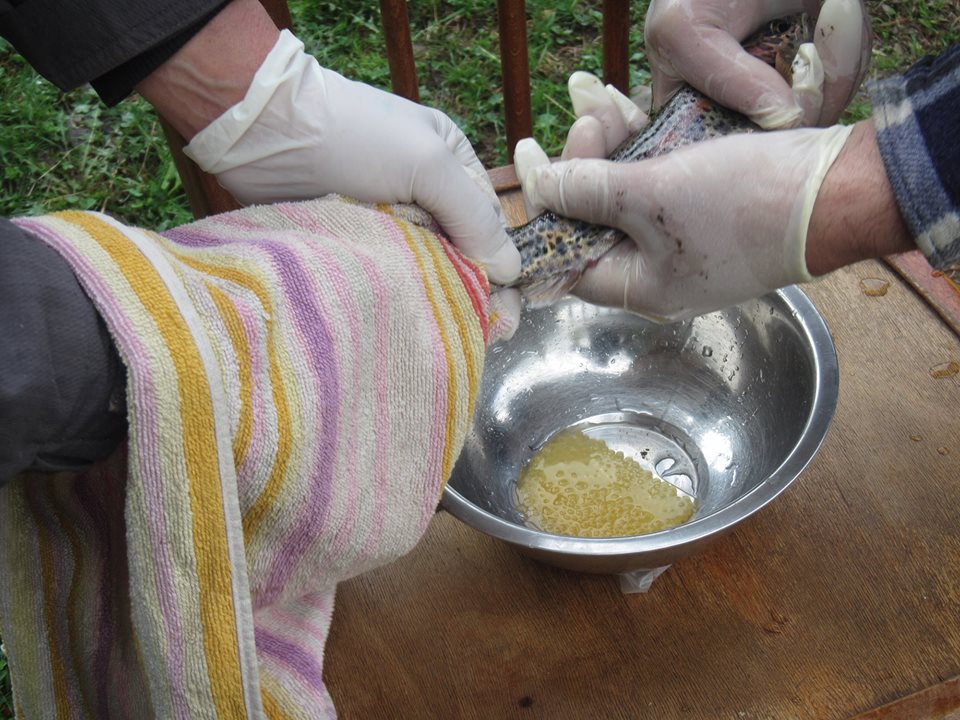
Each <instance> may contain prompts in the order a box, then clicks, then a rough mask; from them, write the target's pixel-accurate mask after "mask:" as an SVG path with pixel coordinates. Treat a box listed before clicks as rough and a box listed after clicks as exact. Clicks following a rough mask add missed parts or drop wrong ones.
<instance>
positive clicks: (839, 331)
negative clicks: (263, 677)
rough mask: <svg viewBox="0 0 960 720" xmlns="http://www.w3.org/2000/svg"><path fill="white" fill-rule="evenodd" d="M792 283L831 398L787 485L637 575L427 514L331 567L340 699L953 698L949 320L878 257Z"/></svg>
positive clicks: (898, 712)
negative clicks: (380, 559) (814, 444)
mask: <svg viewBox="0 0 960 720" xmlns="http://www.w3.org/2000/svg"><path fill="white" fill-rule="evenodd" d="M863 278H879V279H882V280H886V281H888V282H889V283H890V288H889V290H888V292H887V294H886V295H884V296H882V297H868V296H867V295H865V294H864V293H863V292H862V290H861V287H860V280H861V279H863ZM805 289H806V291H807V293H808V295H809V296H810V297H811V299H812V300H813V302H814V303H815V304H816V306H817V307H818V309H819V310H820V312H821V313H822V315H823V316H824V318H825V320H826V322H827V324H828V326H829V327H830V330H831V332H832V334H833V337H834V340H835V342H836V345H837V351H838V354H839V359H840V397H839V401H838V404H837V411H836V416H835V418H834V421H833V425H832V427H831V429H830V432H829V434H828V435H827V438H826V440H825V442H824V444H823V447H822V449H821V451H820V452H819V454H818V455H817V457H816V458H815V459H814V460H813V462H812V463H811V465H810V466H809V467H808V469H807V470H806V471H805V472H804V473H803V475H801V476H800V478H798V480H797V481H796V482H795V483H794V484H793V485H792V486H791V487H790V488H789V489H788V490H787V492H785V493H784V494H783V495H782V496H781V497H779V498H778V499H777V500H776V501H775V502H774V503H772V504H771V505H770V506H768V507H766V508H764V509H763V510H761V511H760V512H759V513H757V514H756V515H754V516H753V517H752V518H749V519H748V520H747V521H745V522H744V523H742V524H741V525H740V526H738V528H737V529H735V530H734V531H733V532H732V533H730V534H729V535H727V536H725V537H723V538H721V539H719V540H717V541H716V542H715V543H713V544H712V545H711V546H710V547H709V548H708V549H707V550H705V551H704V552H702V553H701V554H699V555H696V556H694V557H691V558H688V559H686V560H682V561H680V562H677V563H676V564H675V565H673V566H672V567H671V568H670V569H669V570H668V571H667V572H666V573H664V574H663V575H662V576H661V577H660V578H659V579H657V580H656V582H655V583H654V584H653V587H652V588H651V589H650V591H649V592H648V593H646V594H637V595H625V594H623V593H621V591H620V589H619V585H618V582H617V579H616V578H615V577H605V576H593V575H583V574H576V573H571V572H566V571H562V570H557V569H554V568H552V567H548V566H545V565H541V564H538V563H536V562H534V561H532V560H529V559H527V558H524V557H522V556H520V555H518V554H517V553H516V552H514V551H513V550H512V549H510V548H508V547H507V546H505V545H503V544H501V543H499V542H497V541H495V540H492V539H490V538H488V537H486V536H484V535H482V534H480V533H478V532H476V531H474V530H472V529H470V528H468V527H466V526H464V525H462V524H461V523H460V522H459V521H457V520H455V519H454V518H452V517H451V516H449V515H447V514H446V513H440V514H438V515H437V516H436V517H435V518H434V520H433V521H432V523H431V525H430V527H429V529H428V531H427V533H426V535H425V537H424V538H423V540H422V542H421V543H420V544H419V545H418V547H417V548H416V549H415V550H414V551H413V552H412V553H410V554H409V555H408V556H406V557H404V558H402V559H401V560H399V561H398V562H396V563H394V564H392V565H390V566H387V567H385V568H381V569H380V570H378V571H375V572H372V573H369V574H367V575H364V576H362V577H359V578H356V579H354V580H352V581H350V582H347V583H344V584H342V585H341V586H340V590H339V593H338V596H337V607H336V612H335V613H334V620H333V627H332V629H331V635H330V638H329V642H328V645H327V653H326V662H325V675H326V678H327V682H328V687H329V690H330V693H331V695H332V697H333V699H334V702H335V704H336V705H337V707H338V711H339V713H340V716H341V718H343V719H344V720H353V719H354V718H363V719H364V720H373V719H375V718H390V719H391V720H392V719H394V718H417V719H419V718H444V719H447V718H451V719H454V718H479V719H482V720H487V719H493V718H548V719H550V720H561V719H566V718H571V719H578V720H579V719H581V718H583V719H593V718H630V719H631V720H632V719H635V718H710V719H714V718H734V719H736V720H739V719H741V718H743V719H749V720H757V719H761V718H762V719H772V720H792V719H794V718H796V719H798V720H802V719H805V718H851V717H855V716H856V717H858V718H859V719H860V720H866V718H870V719H871V720H876V719H879V718H886V719H889V718H898V719H899V718H904V719H911V718H958V717H960V375H953V376H949V377H943V378H935V377H932V376H931V373H930V369H931V368H932V367H936V366H939V365H941V364H943V363H946V362H949V361H951V360H954V361H958V362H960V340H958V338H957V336H956V335H955V334H954V333H953V332H952V331H951V330H950V329H949V328H948V327H947V326H946V325H945V324H944V323H943V321H942V320H941V319H940V318H939V317H938V316H937V315H936V314H935V313H933V312H932V311H931V310H930V309H929V308H928V306H927V305H926V304H925V303H924V302H923V301H922V300H921V299H920V298H918V297H917V296H916V295H915V294H914V293H913V291H912V290H911V289H910V288H909V287H908V286H907V285H906V283H904V282H903V281H902V280H900V278H899V276H897V275H895V274H894V273H892V272H891V271H890V270H889V269H888V268H887V267H886V266H885V265H884V264H883V263H880V262H875V261H870V262H864V263H861V264H858V265H855V266H852V267H849V268H846V269H843V270H840V271H838V272H836V273H834V274H833V275H831V276H829V277H828V278H826V279H824V280H822V281H820V282H818V283H815V284H813V285H810V286H808V287H807V288H805Z"/></svg>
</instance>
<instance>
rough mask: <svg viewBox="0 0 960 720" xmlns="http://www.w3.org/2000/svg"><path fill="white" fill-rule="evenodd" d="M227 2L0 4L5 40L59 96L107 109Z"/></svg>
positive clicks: (30, 0)
mask: <svg viewBox="0 0 960 720" xmlns="http://www.w3.org/2000/svg"><path fill="white" fill-rule="evenodd" d="M226 3H227V0H169V1H166V2H163V1H160V2H158V1H157V0H129V1H127V2H124V1H123V0H0V35H2V36H3V37H4V38H5V39H6V40H7V41H9V42H10V44H11V45H13V46H14V47H15V48H16V49H17V52H19V53H20V54H21V55H23V57H24V58H26V60H27V62H29V63H30V64H31V65H32V66H33V67H34V69H36V71H37V72H39V73H40V74H41V75H43V76H44V77H45V78H47V79H48V80H49V81H50V82H52V83H53V84H54V85H56V86H57V87H59V88H60V89H62V90H70V89H73V88H75V87H79V86H80V85H83V84H85V83H92V84H93V86H94V88H95V89H96V90H97V92H98V93H99V94H100V96H101V97H102V98H103V99H104V101H105V102H107V104H114V103H116V102H119V101H120V100H122V99H123V98H124V97H126V95H128V94H129V93H130V91H131V90H132V88H133V86H134V85H135V84H136V83H137V82H139V81H140V80H142V79H143V78H145V77H146V76H147V75H149V74H150V73H151V72H152V71H153V70H155V69H156V68H157V67H159V66H160V65H161V64H162V63H163V62H164V61H165V60H166V59H167V58H169V57H170V56H171V55H173V53H175V52H176V51H177V50H179V49H180V48H181V47H182V46H183V45H184V44H186V42H187V41H188V40H189V39H190V38H191V37H193V35H194V34H196V33H197V32H199V31H200V29H201V28H202V27H203V26H204V25H205V24H206V23H207V21H208V20H209V19H210V18H211V17H213V16H214V15H215V14H216V13H217V12H219V10H220V9H221V8H222V7H223V6H224V5H226Z"/></svg>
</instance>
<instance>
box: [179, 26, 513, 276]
mask: <svg viewBox="0 0 960 720" xmlns="http://www.w3.org/2000/svg"><path fill="white" fill-rule="evenodd" d="M185 152H186V154H187V155H188V156H189V157H190V158H192V159H193V160H194V161H195V162H196V163H197V164H198V165H199V166H200V167H201V168H203V169H204V170H206V171H207V172H211V173H213V174H215V175H216V176H217V179H218V180H219V182H220V183H221V184H222V185H223V186H224V187H225V188H226V189H227V190H229V191H230V192H231V193H232V194H233V195H234V196H235V197H236V198H237V199H238V200H240V201H241V202H243V203H247V204H250V203H268V202H276V201H282V200H297V199H310V198H315V197H319V196H322V195H326V194H328V193H333V192H335V193H339V194H341V195H347V196H350V197H354V198H356V199H358V200H362V201H366V202H381V203H410V202H412V203H416V204H418V205H420V206H422V207H423V208H424V209H426V210H428V211H429V212H430V213H431V214H432V215H433V216H434V218H436V220H437V222H439V223H440V225H441V227H443V229H444V231H445V232H446V233H447V234H448V236H449V237H450V239H451V241H452V242H453V243H454V245H456V246H457V247H458V248H459V249H460V250H461V251H462V252H463V253H464V254H465V255H467V256H468V257H470V258H471V259H473V260H475V261H477V262H478V263H480V264H481V265H483V266H484V268H485V269H486V271H487V273H488V275H489V278H490V280H491V281H492V282H495V283H498V284H503V283H508V282H510V281H511V280H513V279H514V278H515V277H516V276H517V274H518V273H519V270H520V255H519V253H518V252H517V250H516V248H515V247H514V246H513V244H512V243H511V242H510V241H509V239H508V238H507V235H506V233H505V231H504V224H503V220H502V217H501V215H500V205H499V203H498V202H497V200H496V195H495V194H494V192H493V188H492V187H491V186H490V183H489V180H488V179H487V176H486V173H485V171H484V168H483V166H482V165H481V163H480V161H479V160H478V159H477V156H476V154H475V153H474V151H473V148H472V147H471V146H470V143H469V141H468V140H467V139H466V137H465V136H464V135H463V133H462V132H461V131H460V129H459V128H458V127H457V126H456V125H455V124H454V123H453V122H452V121H451V120H450V118H448V117H447V116H446V115H444V114H443V113H441V112H439V111H437V110H432V109H430V108H426V107H423V106H421V105H417V104H416V103H412V102H410V101H408V100H405V99H403V98H400V97H398V96H395V95H392V94H390V93H386V92H383V91H380V90H377V89H374V88H372V87H370V86H367V85H364V84H362V83H357V82H352V81H350V80H347V79H345V78H344V77H342V76H341V75H338V74H337V73H335V72H333V71H331V70H327V69H324V68H321V67H320V66H319V65H318V64H317V61H316V60H315V59H314V58H313V57H312V56H310V55H307V54H306V53H304V51H303V44H302V43H301V42H300V41H299V40H297V38H295V37H294V36H293V35H291V34H290V33H289V32H286V31H284V32H282V33H281V34H280V38H279V39H278V41H277V43H276V45H275V46H274V47H273V49H272V50H271V51H270V53H269V54H268V55H267V57H266V59H265V60H264V62H263V64H262V65H261V66H260V69H259V70H258V71H257V74H256V76H255V77H254V79H253V83H252V84H251V86H250V88H249V90H248V91H247V94H246V97H245V98H244V99H243V101H242V102H240V103H238V104H237V105H235V106H233V107H232V108H230V109H229V110H228V111H227V112H225V113H224V114H223V115H221V116H220V117H219V118H217V119H216V120H215V121H214V122H213V123H211V124H210V125H208V126H207V127H206V128H204V129H203V130H201V131H200V132H199V133H198V134H197V135H196V136H195V137H194V138H193V139H192V140H191V142H190V144H189V145H188V146H187V147H186V148H185Z"/></svg>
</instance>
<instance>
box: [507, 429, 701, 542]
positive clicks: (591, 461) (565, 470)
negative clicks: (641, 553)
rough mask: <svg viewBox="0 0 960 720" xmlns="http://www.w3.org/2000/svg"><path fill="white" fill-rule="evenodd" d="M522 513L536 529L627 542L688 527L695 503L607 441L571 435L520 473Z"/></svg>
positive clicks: (564, 434)
mask: <svg viewBox="0 0 960 720" xmlns="http://www.w3.org/2000/svg"><path fill="white" fill-rule="evenodd" d="M566 478H571V479H574V482H572V483H570V482H565V479H566ZM517 509H518V510H519V511H520V513H521V514H522V515H523V516H524V518H525V519H526V520H527V521H528V522H529V523H530V524H531V525H533V526H534V527H536V528H538V529H541V530H545V531H547V532H551V533H554V534H557V535H573V536H576V537H622V536H625V535H639V534H642V533H648V532H655V531H657V530H665V529H667V528H670V527H674V526H676V525H679V524H681V523H683V522H686V521H687V520H689V519H690V516H691V515H693V510H694V500H693V498H692V497H691V496H689V495H687V494H686V493H683V492H681V491H680V490H678V489H677V488H676V487H674V486H673V485H671V484H670V483H668V482H665V481H663V480H661V479H660V478H658V477H656V476H654V475H653V474H652V473H651V472H649V471H648V470H645V469H644V468H643V467H642V466H641V465H640V464H638V463H637V462H636V461H635V460H633V459H632V458H628V457H625V456H624V455H623V453H619V452H615V451H613V450H611V449H610V448H609V447H608V446H607V445H606V443H604V442H603V441H602V440H596V439H593V438H589V437H587V436H586V435H584V434H583V433H582V432H580V431H578V430H568V431H565V432H562V433H559V434H557V435H556V436H554V437H552V438H551V439H550V440H549V441H548V442H547V443H546V444H544V446H543V447H542V448H541V449H540V451H539V452H537V454H536V455H534V456H533V458H532V459H531V460H530V462H529V463H527V465H526V466H525V467H524V468H523V470H522V471H521V472H520V478H519V479H518V480H517Z"/></svg>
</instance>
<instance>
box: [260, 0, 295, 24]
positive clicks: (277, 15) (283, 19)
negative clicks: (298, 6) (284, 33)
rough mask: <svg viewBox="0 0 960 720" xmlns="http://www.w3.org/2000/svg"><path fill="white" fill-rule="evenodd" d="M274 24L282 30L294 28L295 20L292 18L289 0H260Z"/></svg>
mask: <svg viewBox="0 0 960 720" xmlns="http://www.w3.org/2000/svg"><path fill="white" fill-rule="evenodd" d="M260 4H261V5H263V7H264V9H265V10H266V11H267V14H268V15H269V16H270V19H271V20H273V24H274V25H276V26H277V27H278V28H280V29H281V30H293V20H291V19H290V8H289V6H288V5H287V0H260Z"/></svg>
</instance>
